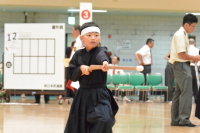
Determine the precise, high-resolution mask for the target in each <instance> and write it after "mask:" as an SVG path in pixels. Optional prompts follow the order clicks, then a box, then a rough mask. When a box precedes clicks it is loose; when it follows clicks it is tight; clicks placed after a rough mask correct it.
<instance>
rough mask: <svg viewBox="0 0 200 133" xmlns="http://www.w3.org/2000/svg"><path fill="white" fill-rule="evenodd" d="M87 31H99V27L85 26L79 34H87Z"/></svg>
mask: <svg viewBox="0 0 200 133" xmlns="http://www.w3.org/2000/svg"><path fill="white" fill-rule="evenodd" d="M89 32H98V33H100V29H99V28H98V27H94V26H93V27H87V28H85V29H83V30H82V31H81V36H82V35H84V34H87V33H89Z"/></svg>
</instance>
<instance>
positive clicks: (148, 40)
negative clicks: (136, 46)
mask: <svg viewBox="0 0 200 133" xmlns="http://www.w3.org/2000/svg"><path fill="white" fill-rule="evenodd" d="M150 42H154V40H153V39H151V38H148V39H147V41H146V44H148V43H150Z"/></svg>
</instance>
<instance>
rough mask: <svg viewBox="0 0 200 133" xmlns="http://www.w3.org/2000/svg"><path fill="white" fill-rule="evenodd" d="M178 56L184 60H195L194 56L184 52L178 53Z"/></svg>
mask: <svg viewBox="0 0 200 133" xmlns="http://www.w3.org/2000/svg"><path fill="white" fill-rule="evenodd" d="M178 57H179V58H181V59H184V60H194V61H196V59H195V56H192V55H188V54H186V53H185V52H181V53H178Z"/></svg>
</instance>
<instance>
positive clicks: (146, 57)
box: [136, 45, 151, 65]
mask: <svg viewBox="0 0 200 133" xmlns="http://www.w3.org/2000/svg"><path fill="white" fill-rule="evenodd" d="M150 50H151V49H150V48H149V46H148V45H144V46H143V47H142V48H141V49H139V50H138V51H137V52H136V53H139V54H141V55H142V60H143V63H144V64H145V65H149V64H151V51H150Z"/></svg>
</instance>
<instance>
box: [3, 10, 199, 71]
mask: <svg viewBox="0 0 200 133" xmlns="http://www.w3.org/2000/svg"><path fill="white" fill-rule="evenodd" d="M67 17H68V15H67V14H47V13H29V14H28V22H29V23H59V22H62V23H63V22H64V23H67ZM0 18H1V19H0V55H2V53H3V50H4V48H3V47H4V29H3V28H4V23H23V22H24V14H23V13H13V12H1V13H0ZM76 18H78V15H76ZM93 20H94V21H95V22H96V23H98V24H99V26H100V28H101V33H102V38H101V43H102V46H107V47H108V49H109V51H112V52H113V53H116V54H119V55H120V54H121V55H123V58H125V57H127V58H129V57H130V58H134V57H133V55H134V53H135V52H136V51H137V50H138V49H139V48H141V47H142V46H143V45H144V44H145V42H146V39H147V38H153V39H154V40H155V46H154V48H153V49H152V53H153V66H152V72H161V73H162V74H164V69H165V66H166V60H164V56H165V55H166V54H167V52H168V51H169V48H170V43H171V39H172V36H173V33H174V32H175V31H176V30H178V29H179V28H180V26H181V24H182V17H167V16H128V15H127V16H120V15H105V14H102V15H101V14H96V15H95V14H94V16H93ZM76 22H77V23H78V22H79V20H78V19H77V21H76ZM71 28H72V26H70V25H67V24H66V32H67V33H71ZM108 34H111V35H112V38H108ZM192 35H194V36H196V39H197V46H198V47H199V46H200V25H197V27H196V30H195V32H194V33H192ZM118 40H130V41H131V48H130V49H128V50H120V51H116V44H117V41H118ZM124 56H125V57H124ZM121 59H122V58H121ZM1 61H2V58H1V57H0V62H1ZM127 63H128V64H129V65H130V62H126V61H124V62H123V61H121V64H123V65H126V64H127ZM132 64H133V65H136V63H135V61H134V60H133V61H132Z"/></svg>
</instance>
